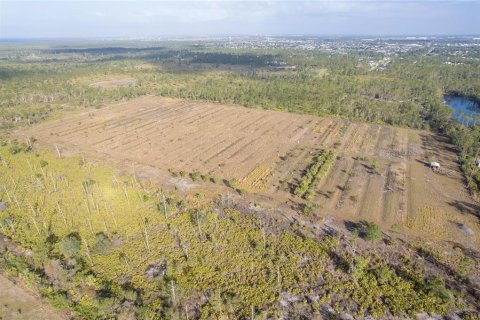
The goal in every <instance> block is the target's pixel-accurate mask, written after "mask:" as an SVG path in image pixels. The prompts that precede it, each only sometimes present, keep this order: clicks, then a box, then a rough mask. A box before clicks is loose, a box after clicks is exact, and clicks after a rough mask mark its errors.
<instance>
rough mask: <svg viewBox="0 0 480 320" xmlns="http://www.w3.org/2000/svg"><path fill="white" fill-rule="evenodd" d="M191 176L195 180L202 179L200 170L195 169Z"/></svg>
mask: <svg viewBox="0 0 480 320" xmlns="http://www.w3.org/2000/svg"><path fill="white" fill-rule="evenodd" d="M190 177H191V178H192V180H193V181H198V179H200V172H198V171H194V172H192V173H191V174H190Z"/></svg>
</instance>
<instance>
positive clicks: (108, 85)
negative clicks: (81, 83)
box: [90, 78, 137, 89]
mask: <svg viewBox="0 0 480 320" xmlns="http://www.w3.org/2000/svg"><path fill="white" fill-rule="evenodd" d="M136 82H137V81H136V80H135V79H134V78H120V79H108V80H103V81H97V82H93V83H91V84H90V86H91V87H94V88H103V89H114V88H118V87H121V86H134V85H135V84H136Z"/></svg>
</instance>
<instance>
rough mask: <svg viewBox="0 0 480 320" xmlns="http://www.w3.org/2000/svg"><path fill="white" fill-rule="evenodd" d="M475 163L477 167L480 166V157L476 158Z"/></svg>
mask: <svg viewBox="0 0 480 320" xmlns="http://www.w3.org/2000/svg"><path fill="white" fill-rule="evenodd" d="M475 164H476V165H477V167H479V168H480V158H477V160H475Z"/></svg>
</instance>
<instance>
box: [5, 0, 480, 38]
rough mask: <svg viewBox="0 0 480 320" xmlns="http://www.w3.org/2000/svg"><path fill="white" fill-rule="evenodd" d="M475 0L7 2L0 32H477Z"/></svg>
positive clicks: (61, 34)
mask: <svg viewBox="0 0 480 320" xmlns="http://www.w3.org/2000/svg"><path fill="white" fill-rule="evenodd" d="M479 17H480V0H479V1H460V0H457V1H453V0H451V1H432V0H425V1H401V0H398V1H368V0H354V1H342V0H337V1H334V0H331V1H327V0H326V1H276V0H270V1H267V0H265V1H228V0H223V1H212V0H204V1H72V0H70V1H6V0H0V38H56V37H59V38H65V37H66V38H78V37H80V38H92V37H155V36H182V35H185V36H188V35H191V36H198V35H238V34H251V35H265V34H270V35H289V34H317V35H418V34H422V35H423V34H428V35H439V34H480V18H479Z"/></svg>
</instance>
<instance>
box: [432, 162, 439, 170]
mask: <svg viewBox="0 0 480 320" xmlns="http://www.w3.org/2000/svg"><path fill="white" fill-rule="evenodd" d="M430 168H432V169H439V168H440V163H438V162H436V161H432V162H430Z"/></svg>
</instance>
